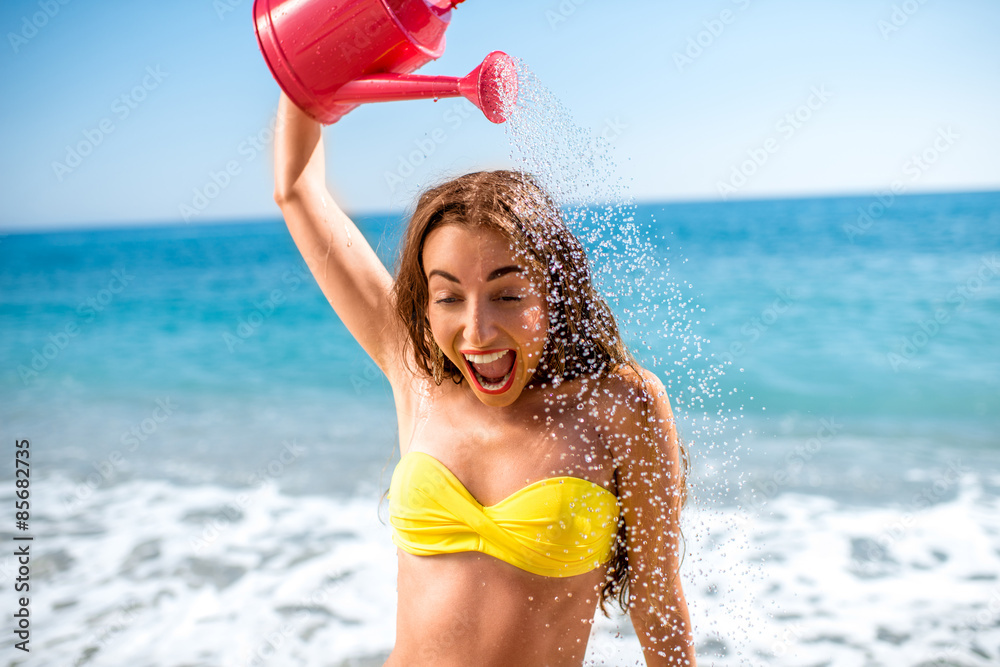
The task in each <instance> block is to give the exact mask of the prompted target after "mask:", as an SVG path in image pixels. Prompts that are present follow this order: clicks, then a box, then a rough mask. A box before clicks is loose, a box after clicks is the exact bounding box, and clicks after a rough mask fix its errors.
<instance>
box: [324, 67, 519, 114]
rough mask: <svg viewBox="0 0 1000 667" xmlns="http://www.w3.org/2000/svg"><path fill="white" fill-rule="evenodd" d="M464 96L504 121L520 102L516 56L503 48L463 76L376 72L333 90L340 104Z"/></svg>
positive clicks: (486, 112)
mask: <svg viewBox="0 0 1000 667" xmlns="http://www.w3.org/2000/svg"><path fill="white" fill-rule="evenodd" d="M459 96H461V97H464V98H465V99H467V100H469V101H470V102H472V103H473V104H475V105H476V107H477V108H478V109H479V110H480V111H482V112H483V115H484V116H486V118H487V119H488V120H490V121H491V122H494V123H503V122H504V121H506V120H507V118H508V117H509V116H510V114H511V112H512V111H513V110H514V107H515V106H516V104H517V70H516V69H515V67H514V59H513V58H511V57H510V56H508V55H507V54H506V53H503V52H502V51H494V52H493V53H491V54H489V55H488V56H486V58H485V59H484V60H483V62H482V63H480V64H479V66H478V67H476V69H474V70H472V71H471V72H469V73H468V74H467V75H466V76H463V77H461V78H458V77H452V76H421V75H418V74H373V75H372V76H366V77H361V78H359V79H355V80H354V81H349V82H348V83H345V84H344V85H343V86H341V87H340V88H339V89H338V90H337V92H336V93H334V95H333V97H332V100H333V101H334V102H335V103H337V104H342V105H354V104H363V103H367V102H393V101H398V100H413V99H420V98H433V99H439V98H442V97H459Z"/></svg>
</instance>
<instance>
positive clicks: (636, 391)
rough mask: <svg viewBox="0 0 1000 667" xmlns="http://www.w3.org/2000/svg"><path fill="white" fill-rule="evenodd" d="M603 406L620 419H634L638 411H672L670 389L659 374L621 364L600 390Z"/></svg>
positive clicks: (609, 375)
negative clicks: (668, 390)
mask: <svg viewBox="0 0 1000 667" xmlns="http://www.w3.org/2000/svg"><path fill="white" fill-rule="evenodd" d="M597 393H598V395H599V396H600V401H601V403H602V405H601V407H604V408H607V409H609V410H610V411H611V412H612V413H613V414H616V415H620V416H619V417H618V418H619V419H626V418H629V417H633V418H634V417H635V416H636V415H637V414H638V413H639V412H645V411H650V410H652V411H654V412H659V411H664V410H665V411H666V412H668V413H669V412H671V410H670V400H669V398H668V397H667V390H666V388H665V387H664V386H663V382H662V381H661V380H660V378H659V377H657V375H656V373H654V372H653V371H651V370H648V369H646V368H642V367H641V366H637V367H636V368H632V367H630V366H626V365H622V366H619V367H618V368H616V369H615V370H614V371H612V372H611V373H609V374H608V375H607V376H605V378H603V381H602V388H601V389H600V390H598V392H597Z"/></svg>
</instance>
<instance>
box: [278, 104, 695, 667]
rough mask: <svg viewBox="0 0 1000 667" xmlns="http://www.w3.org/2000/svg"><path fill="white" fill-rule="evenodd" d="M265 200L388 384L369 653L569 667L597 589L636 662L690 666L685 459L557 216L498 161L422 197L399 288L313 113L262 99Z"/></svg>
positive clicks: (443, 662)
mask: <svg viewBox="0 0 1000 667" xmlns="http://www.w3.org/2000/svg"><path fill="white" fill-rule="evenodd" d="M275 201H276V202H277V203H278V205H279V206H280V207H281V210H282V213H283V214H284V217H285V221H286V222H287V225H288V229H289V231H290V232H291V235H292V237H293V238H294V240H295V243H296V245H297V246H298V248H299V250H300V251H301V253H302V255H303V257H304V258H305V260H306V262H307V264H308V265H309V267H310V269H311V270H312V273H313V275H314V276H315V278H316V280H317V282H318V283H319V286H320V288H321V289H322V290H323V293H324V294H325V295H326V297H327V299H328V300H329V302H330V304H331V305H332V306H333V308H334V310H335V311H336V312H337V314H338V315H339V316H340V318H341V320H342V321H343V322H344V324H345V325H346V326H347V328H348V330H350V332H351V334H352V335H353V336H354V337H355V338H356V339H357V341H358V342H359V343H360V344H361V346H362V347H363V348H364V349H365V351H366V352H367V353H368V354H369V355H370V356H371V357H372V359H373V360H374V361H375V363H376V364H378V366H379V368H380V369H381V370H382V371H383V372H384V373H385V374H386V376H387V377H388V379H389V382H390V384H391V386H392V391H393V397H394V399H395V404H396V414H397V418H398V420H399V439H400V442H399V445H400V451H401V454H402V458H401V460H400V463H399V466H397V469H396V471H395V472H394V474H393V478H392V484H391V487H390V496H389V499H390V504H389V513H390V521H391V523H392V525H393V540H394V542H395V543H396V545H397V546H398V554H399V576H398V610H397V619H396V621H397V632H396V644H395V647H394V650H393V652H392V654H391V655H390V656H389V659H388V662H387V663H386V664H387V665H391V666H396V665H399V666H404V667H419V666H421V665H434V666H438V667H439V666H448V665H462V666H467V665H483V666H492V665H496V666H498V667H500V666H503V667H510V666H512V665H553V666H555V665H580V664H581V663H582V662H583V659H584V655H585V652H586V646H587V640H588V638H589V635H590V629H591V623H592V620H593V617H594V613H595V609H596V607H597V606H598V604H600V606H601V608H602V609H604V603H605V602H606V601H607V600H610V599H617V600H618V601H619V602H620V603H621V604H622V605H623V607H624V608H626V609H627V611H628V612H629V614H630V616H631V619H632V623H633V626H634V627H635V629H636V632H637V634H638V636H639V639H640V642H641V644H642V647H643V652H644V655H645V659H646V664H647V665H677V664H685V665H693V664H694V661H695V656H694V649H693V647H692V642H691V634H690V623H689V619H688V612H687V606H686V603H685V600H684V594H683V592H682V590H681V583H680V577H679V576H678V567H679V564H680V529H679V524H678V521H679V510H680V505H681V504H682V502H683V488H684V487H683V469H682V467H681V456H680V447H679V445H678V441H677V434H676V431H675V429H674V420H673V415H672V413H671V410H670V404H669V402H668V400H667V397H666V394H665V392H664V389H663V385H662V384H661V383H660V382H659V380H657V378H656V376H655V375H653V374H652V373H650V372H648V371H645V370H643V369H641V368H639V367H638V365H637V364H636V363H635V361H634V360H633V359H632V357H631V355H630V354H629V353H628V351H627V350H626V349H625V348H624V346H623V345H622V343H621V341H620V339H619V337H618V332H617V328H616V325H615V322H614V318H613V316H612V314H611V312H610V310H609V309H608V308H607V306H606V305H605V303H604V302H603V300H601V299H600V297H599V296H598V295H597V294H596V292H595V291H594V289H593V286H592V285H591V282H590V277H589V273H588V270H587V265H586V258H585V257H584V255H583V251H582V249H581V248H580V246H579V244H578V242H577V241H576V239H575V238H573V236H572V234H570V233H569V231H568V230H567V229H566V227H565V225H564V224H563V222H562V220H561V218H560V215H559V212H558V209H557V208H556V207H555V205H554V204H553V203H552V202H551V201H550V200H549V199H548V198H547V197H546V196H545V195H544V193H542V191H541V190H540V189H539V188H538V187H537V186H536V185H535V184H534V183H533V182H532V181H531V179H530V178H528V177H526V176H522V175H519V174H515V173H513V172H493V173H478V174H470V175H467V176H463V177H461V178H459V179H456V180H455V181H452V182H451V183H447V184H445V185H443V186H440V187H438V188H435V189H434V190H431V191H430V192H428V193H425V194H424V195H423V197H421V199H420V201H419V203H418V205H417V207H416V210H415V213H414V216H413V219H412V220H411V223H410V226H409V228H408V231H407V236H406V238H405V240H404V243H403V247H402V251H401V258H400V266H399V270H398V272H397V279H396V281H395V282H394V281H393V278H392V277H391V276H390V274H389V272H388V271H387V270H386V268H385V267H384V266H383V265H382V263H381V262H380V261H379V259H378V258H377V256H376V255H375V253H374V251H373V250H372V248H371V247H370V246H369V245H368V243H366V241H365V239H364V237H363V236H362V235H361V233H360V231H358V229H357V227H355V225H354V224H353V223H352V222H351V220H350V219H349V218H348V217H347V216H346V215H345V214H344V213H343V212H342V211H341V210H340V209H339V208H338V207H337V205H336V204H335V203H334V202H333V199H332V197H331V196H330V194H329V192H328V190H327V188H326V185H325V167H324V157H323V144H322V134H321V127H320V125H319V124H318V123H317V122H315V121H313V120H311V119H310V118H309V117H308V116H306V115H305V114H304V113H303V112H302V111H301V110H299V109H298V108H297V107H295V105H294V104H293V103H291V102H290V101H289V99H288V98H287V97H286V96H285V95H284V94H282V97H281V100H280V103H279V107H278V119H277V130H276V141H275Z"/></svg>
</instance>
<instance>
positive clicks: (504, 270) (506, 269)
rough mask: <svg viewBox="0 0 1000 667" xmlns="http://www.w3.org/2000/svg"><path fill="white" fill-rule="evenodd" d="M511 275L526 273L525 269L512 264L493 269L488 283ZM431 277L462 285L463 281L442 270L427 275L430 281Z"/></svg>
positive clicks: (488, 277) (435, 270)
mask: <svg viewBox="0 0 1000 667" xmlns="http://www.w3.org/2000/svg"><path fill="white" fill-rule="evenodd" d="M510 273H521V274H523V273H524V268H523V267H520V266H517V265H516V264H511V265H510V266H501V267H500V268H499V269H493V270H492V271H490V275H488V276H486V281H487V282H489V281H491V280H497V279H498V278H503V277H504V276H506V275H507V274H510ZM431 276H441V277H442V278H444V279H445V280H450V281H451V282H453V283H458V284H459V285H461V284H462V281H461V280H459V279H458V278H456V277H455V276H453V275H451V274H450V273H448V272H447V271H442V270H441V269H434V270H433V271H431V272H430V273H428V274H427V279H428V280H430V279H431Z"/></svg>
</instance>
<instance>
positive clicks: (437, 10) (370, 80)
mask: <svg viewBox="0 0 1000 667" xmlns="http://www.w3.org/2000/svg"><path fill="white" fill-rule="evenodd" d="M462 1H463V0H254V6H253V14H254V30H255V32H256V33H257V44H258V46H259V47H260V50H261V53H263V55H264V61H265V62H266V63H267V65H268V68H270V70H271V74H273V75H274V78H275V80H276V81H277V82H278V85H279V86H281V89H282V90H283V91H285V93H286V94H287V95H288V97H289V98H291V100H292V102H294V103H295V105H296V106H298V107H299V108H300V109H302V110H303V111H305V112H306V113H307V114H309V115H310V116H312V117H313V118H314V119H315V120H318V121H319V122H321V123H324V124H327V125H328V124H330V123H335V122H336V121H337V120H339V119H340V118H341V117H343V115H344V114H346V113H347V112H348V111H350V110H351V109H353V108H354V107H355V106H357V105H358V104H360V103H363V102H384V101H389V100H408V99H414V98H420V97H431V98H439V97H457V96H462V97H465V98H467V99H469V100H470V101H471V102H472V103H473V104H475V105H476V106H477V107H478V108H479V109H481V110H482V112H483V114H484V115H485V116H486V117H487V118H488V119H489V120H491V121H493V122H494V123H502V122H504V121H505V120H506V119H507V116H508V115H509V114H510V111H511V110H512V109H513V106H514V104H515V103H516V100H517V75H516V71H515V68H514V65H513V60H512V59H511V58H510V57H509V56H507V55H506V54H504V53H501V52H499V51H494V52H493V53H491V54H490V55H488V56H486V59H485V60H484V61H483V63H482V64H481V65H480V66H479V67H477V68H476V69H475V70H473V71H472V72H471V73H470V74H469V75H468V76H465V77H462V78H457V77H443V76H439V77H437V76H436V77H422V76H416V75H413V74H411V72H413V71H414V70H416V69H417V68H419V67H421V66H423V65H425V64H427V63H428V62H430V61H431V60H434V59H435V58H438V57H440V56H441V54H442V53H444V32H445V30H446V29H447V27H448V25H449V23H450V21H451V10H452V9H453V8H454V7H455V6H456V5H458V4H459V3H461V2H462Z"/></svg>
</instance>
